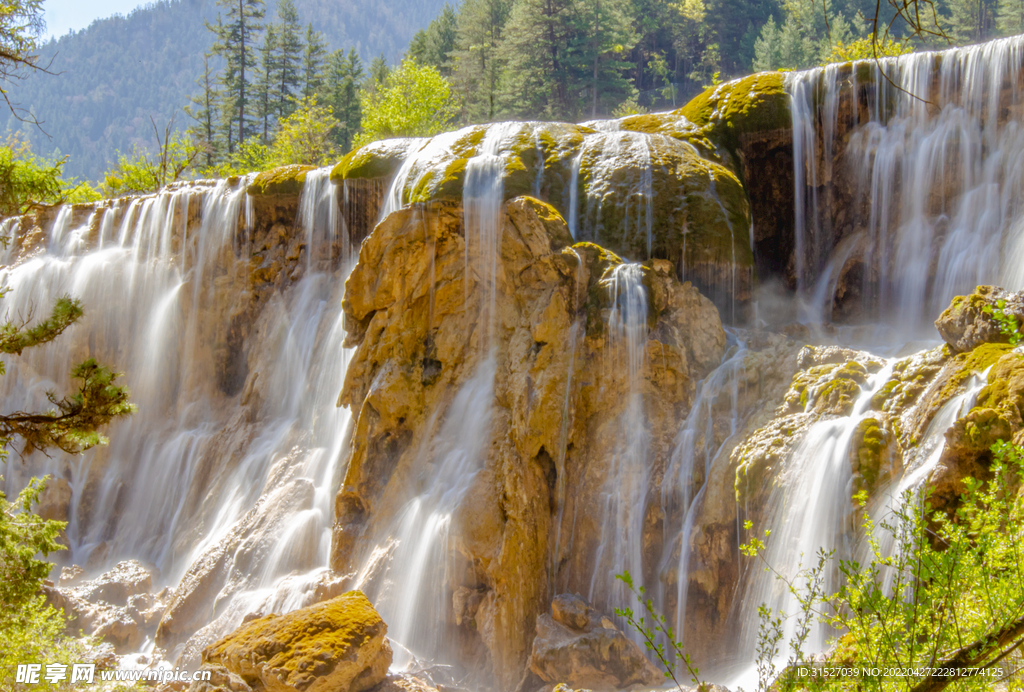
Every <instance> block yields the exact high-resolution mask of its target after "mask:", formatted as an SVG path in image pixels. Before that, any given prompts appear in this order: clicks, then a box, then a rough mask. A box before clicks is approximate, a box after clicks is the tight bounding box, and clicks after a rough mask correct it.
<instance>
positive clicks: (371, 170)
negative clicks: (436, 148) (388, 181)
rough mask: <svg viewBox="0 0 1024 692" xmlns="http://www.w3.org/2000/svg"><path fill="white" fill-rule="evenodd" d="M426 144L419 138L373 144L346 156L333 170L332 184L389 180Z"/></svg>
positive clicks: (382, 141)
mask: <svg viewBox="0 0 1024 692" xmlns="http://www.w3.org/2000/svg"><path fill="white" fill-rule="evenodd" d="M425 142H426V140H424V139H419V138H399V139H385V140H381V141H379V142H371V143H370V144H367V145H365V146H362V147H360V148H358V149H355V150H353V151H351V152H349V153H348V154H346V155H345V157H344V158H342V159H341V161H339V162H338V164H337V165H336V166H335V167H334V168H333V169H332V170H331V182H332V183H340V182H341V181H342V180H356V179H362V180H367V179H375V178H388V177H390V176H391V175H393V174H394V173H395V171H397V170H398V168H399V167H400V166H401V165H402V162H403V161H405V159H406V157H407V156H409V155H410V154H411V153H412V152H413V151H415V150H416V149H418V148H419V147H421V146H423V144H424V143H425Z"/></svg>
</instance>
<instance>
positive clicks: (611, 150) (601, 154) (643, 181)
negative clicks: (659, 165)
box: [568, 129, 654, 260]
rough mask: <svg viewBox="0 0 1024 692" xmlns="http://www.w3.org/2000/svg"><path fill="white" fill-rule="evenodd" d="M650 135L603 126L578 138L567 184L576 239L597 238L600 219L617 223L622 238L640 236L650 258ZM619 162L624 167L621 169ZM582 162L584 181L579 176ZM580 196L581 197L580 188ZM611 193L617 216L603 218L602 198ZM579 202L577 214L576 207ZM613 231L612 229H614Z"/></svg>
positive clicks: (652, 238)
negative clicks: (599, 130)
mask: <svg viewBox="0 0 1024 692" xmlns="http://www.w3.org/2000/svg"><path fill="white" fill-rule="evenodd" d="M651 138H652V135H647V134H643V133H639V132H630V131H628V130H618V129H607V130H606V131H602V132H599V133H598V134H592V135H589V136H588V137H586V138H585V139H584V140H583V144H582V146H581V147H580V151H579V154H578V155H577V156H576V157H575V158H574V159H573V164H572V176H571V180H570V189H569V216H568V223H569V231H570V233H572V236H573V238H575V239H576V240H591V241H593V242H596V243H600V242H601V233H602V230H605V224H613V223H614V224H621V225H622V227H623V228H622V235H623V237H625V238H629V239H633V238H637V237H639V238H642V239H643V240H644V243H643V244H644V245H646V248H647V257H639V258H636V259H638V260H643V259H649V258H650V257H651V251H652V249H653V242H654V230H653V223H654V182H653V181H654V176H653V171H652V162H651V143H650V140H651ZM624 162H628V164H629V168H628V169H627V170H628V171H629V172H628V174H627V175H626V176H623V174H622V168H621V166H622V165H623V163H624ZM584 166H586V171H585V173H584V174H583V177H584V180H582V181H581V180H580V176H581V172H582V171H583V168H584ZM581 184H583V185H584V190H585V195H584V197H583V199H582V200H581V199H580V193H579V188H580V185H581ZM608 197H613V198H614V199H616V200H617V203H616V208H617V211H619V212H620V215H621V219H615V220H610V219H605V218H604V217H603V210H604V204H603V202H604V200H605V199H606V198H608ZM581 202H582V203H583V204H582V207H583V213H582V215H581V214H580V209H579V207H580V206H581ZM616 230H617V229H616Z"/></svg>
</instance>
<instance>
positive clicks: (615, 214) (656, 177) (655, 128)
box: [332, 93, 781, 319]
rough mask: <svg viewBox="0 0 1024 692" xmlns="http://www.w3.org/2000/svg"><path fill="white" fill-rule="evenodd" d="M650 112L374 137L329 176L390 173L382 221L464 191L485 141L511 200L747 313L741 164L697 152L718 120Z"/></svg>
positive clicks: (748, 258) (734, 311) (732, 314)
mask: <svg viewBox="0 0 1024 692" xmlns="http://www.w3.org/2000/svg"><path fill="white" fill-rule="evenodd" d="M780 95H781V93H780ZM653 117H654V116H651V117H647V118H646V119H644V120H636V119H630V118H626V119H623V120H621V121H616V122H612V123H610V125H611V126H610V127H602V129H601V130H600V131H598V130H595V129H594V128H592V127H589V126H587V125H586V124H584V125H571V124H566V123H531V122H523V123H497V124H494V125H490V126H486V127H485V126H471V127H468V128H465V129H463V130H459V131H457V132H450V133H445V134H442V135H437V136H436V137H433V138H431V139H428V140H394V142H393V143H389V144H385V143H375V144H369V145H367V146H365V147H363V148H362V149H359V150H356V151H354V152H352V153H351V154H349V156H347V157H346V158H345V159H344V160H343V161H342V162H341V163H339V164H338V166H337V167H336V168H335V170H334V171H333V173H332V178H333V179H334V180H337V181H340V182H343V183H345V184H357V183H359V182H360V181H372V180H385V181H387V180H389V181H390V191H389V193H388V194H387V196H386V197H385V198H384V200H383V203H382V208H381V219H384V218H385V217H387V215H388V214H390V213H391V212H393V211H396V210H398V209H400V208H402V207H403V206H405V205H407V204H410V203H417V202H425V201H428V200H433V201H439V200H451V199H461V197H462V195H463V189H464V187H465V186H466V184H468V183H469V182H470V179H469V175H470V171H471V166H470V164H469V162H471V161H473V160H474V159H477V158H479V156H480V155H481V153H483V152H484V148H485V146H487V144H486V143H487V142H490V146H492V147H493V149H494V152H493V154H495V155H499V156H500V157H501V159H502V161H501V168H502V177H503V197H504V199H506V200H507V199H512V198H514V197H516V196H517V195H524V194H526V195H532V196H534V197H538V198H540V199H542V200H545V201H547V202H549V203H550V204H552V205H553V206H554V207H555V208H556V209H558V210H559V211H560V213H561V215H562V216H563V217H564V218H565V219H566V221H567V223H568V226H569V231H570V233H571V234H572V236H573V238H574V239H575V240H577V241H591V242H595V243H598V244H600V245H601V246H602V247H605V248H607V249H609V250H611V251H612V252H615V253H617V254H619V255H621V256H623V257H626V258H629V259H633V260H637V261H644V260H649V259H652V258H661V259H667V260H669V261H671V262H672V263H673V264H674V265H675V268H676V272H677V275H678V276H679V278H680V279H682V280H692V281H693V282H694V283H695V284H696V285H697V286H698V287H700V288H701V290H702V291H704V292H705V293H706V294H707V295H709V296H710V297H712V299H713V300H715V302H716V303H717V304H718V305H720V306H722V307H723V308H727V309H728V315H729V318H730V319H740V318H742V317H743V316H744V315H745V311H746V307H747V304H748V302H749V300H750V298H751V292H752V290H753V282H754V272H753V256H752V254H751V218H750V207H749V204H750V202H749V200H748V197H747V195H746V193H745V190H744V188H743V185H742V183H741V181H740V178H739V177H738V175H739V173H738V172H737V171H739V170H740V168H739V166H740V164H739V161H738V160H737V159H736V157H735V156H733V155H730V154H728V153H727V152H726V150H725V149H724V148H723V149H722V150H721V151H722V155H719V154H718V153H713V154H708V155H705V154H702V153H701V152H702V151H705V152H707V151H709V149H708V148H709V147H712V146H713V145H711V144H710V141H711V139H710V138H712V137H714V136H715V133H716V132H717V131H716V130H714V128H711V127H706V128H704V129H701V128H699V127H697V126H696V125H693V124H692V123H689V122H688V121H687V120H686V118H685V117H684V116H683V115H681V114H675V115H672V116H671V117H670V118H667V119H663V120H664V121H665V122H663V121H662V120H657V121H655V120H653V119H652V118H653ZM668 121H671V124H669V123H668ZM773 126H774V123H773ZM720 129H722V130H725V129H726V128H720ZM749 129H750V130H751V131H753V130H755V129H756V128H754V127H753V126H751V127H750V128H749ZM721 139H723V141H728V142H729V143H730V144H732V145H735V140H734V139H728V138H726V137H724V136H723V137H721ZM695 143H697V144H698V145H699V147H698V146H696V145H695ZM712 151H716V152H717V150H712ZM399 161H400V162H401V163H399Z"/></svg>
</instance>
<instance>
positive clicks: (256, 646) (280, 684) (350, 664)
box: [203, 591, 391, 692]
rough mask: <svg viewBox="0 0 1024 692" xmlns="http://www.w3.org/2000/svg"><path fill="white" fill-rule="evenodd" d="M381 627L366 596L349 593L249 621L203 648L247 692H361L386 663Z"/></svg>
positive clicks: (382, 675)
mask: <svg viewBox="0 0 1024 692" xmlns="http://www.w3.org/2000/svg"><path fill="white" fill-rule="evenodd" d="M386 635H387V625H385V624H384V621H383V620H382V619H381V618H380V615H378V614H377V611H376V610H374V608H373V606H372V605H371V604H370V602H369V601H368V600H367V598H366V596H364V595H363V594H362V593H360V592H358V591H349V592H348V593H345V594H342V595H341V596H338V597H336V598H333V599H331V600H329V601H325V602H323V603H318V604H316V605H312V606H309V607H307V608H302V609H300V610H296V611H293V612H291V613H288V614H286V615H267V616H265V617H262V618H258V619H256V620H252V621H250V622H248V623H246V624H244V625H242V626H241V627H240V628H238V629H237V630H236V631H235V632H234V633H232V634H230V635H228V636H227V637H225V638H224V639H221V640H220V641H218V642H217V643H215V644H213V645H212V646H210V647H209V648H207V649H206V650H205V651H204V652H203V663H204V665H205V664H212V665H221V666H223V667H224V668H226V669H227V670H228V671H230V672H232V673H235V674H236V675H238V676H239V677H241V678H242V680H244V681H245V682H246V684H248V685H249V686H250V687H251V688H252V689H253V690H267V691H268V692H362V691H363V690H368V689H370V688H371V687H373V686H374V685H377V684H378V683H380V682H382V681H383V680H384V679H385V677H386V676H387V670H388V666H390V665H391V646H390V645H389V644H388V641H387V637H386Z"/></svg>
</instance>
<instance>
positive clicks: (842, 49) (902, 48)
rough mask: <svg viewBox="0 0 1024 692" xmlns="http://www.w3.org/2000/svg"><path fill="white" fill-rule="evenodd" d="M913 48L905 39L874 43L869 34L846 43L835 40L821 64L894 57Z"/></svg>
mask: <svg viewBox="0 0 1024 692" xmlns="http://www.w3.org/2000/svg"><path fill="white" fill-rule="evenodd" d="M913 52H914V49H913V47H911V46H910V45H909V44H908V43H907V42H906V41H896V40H894V39H891V38H890V39H885V40H883V41H878V42H876V43H874V44H872V42H871V37H870V36H865V37H864V38H859V39H856V40H854V41H850V42H849V43H848V44H847V43H843V42H842V41H836V42H835V43H834V44H833V45H832V49H831V52H830V53H829V54H828V55H826V56H824V58H823V59H822V61H821V65H823V66H824V65H828V64H830V63H834V62H849V61H851V60H871V59H874V58H896V57H899V56H901V55H906V54H907V53H913Z"/></svg>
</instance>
